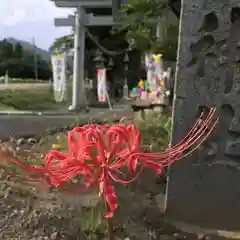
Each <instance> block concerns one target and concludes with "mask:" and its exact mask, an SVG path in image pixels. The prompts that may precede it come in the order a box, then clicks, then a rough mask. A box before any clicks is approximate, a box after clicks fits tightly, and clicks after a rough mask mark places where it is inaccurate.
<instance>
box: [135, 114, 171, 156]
mask: <svg viewBox="0 0 240 240" xmlns="http://www.w3.org/2000/svg"><path fill="white" fill-rule="evenodd" d="M136 125H137V127H138V129H139V130H140V132H141V134H142V144H143V145H144V146H148V147H150V148H151V150H152V151H153V152H159V151H161V150H163V149H166V148H167V147H168V144H169V141H170V134H171V118H170V117H169V116H166V115H163V114H159V113H149V114H148V115H147V116H146V118H145V119H144V120H138V121H137V122H136Z"/></svg>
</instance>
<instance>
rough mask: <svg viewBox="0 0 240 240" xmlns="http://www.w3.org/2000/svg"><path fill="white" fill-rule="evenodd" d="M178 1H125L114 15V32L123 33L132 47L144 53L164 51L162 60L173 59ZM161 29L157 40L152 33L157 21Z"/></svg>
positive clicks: (175, 45) (155, 28)
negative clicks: (116, 14) (116, 23)
mask: <svg viewBox="0 0 240 240" xmlns="http://www.w3.org/2000/svg"><path fill="white" fill-rule="evenodd" d="M178 2H179V0H129V1H128V3H127V4H124V5H123V6H122V7H121V9H120V11H119V14H118V17H117V19H118V25H116V27H115V29H114V30H115V32H124V33H125V36H126V39H127V41H128V42H129V44H130V46H131V47H132V48H135V49H138V50H139V51H140V52H142V53H144V52H147V51H154V52H161V53H163V52H164V58H165V59H166V60H175V58H176V52H177V42H178V24H179V22H178V17H179V11H178V10H180V9H177V5H176V4H177V3H178ZM158 21H159V22H160V26H161V28H162V30H164V31H162V33H161V35H162V36H161V38H159V37H158V36H157V34H156V31H157V22H158Z"/></svg>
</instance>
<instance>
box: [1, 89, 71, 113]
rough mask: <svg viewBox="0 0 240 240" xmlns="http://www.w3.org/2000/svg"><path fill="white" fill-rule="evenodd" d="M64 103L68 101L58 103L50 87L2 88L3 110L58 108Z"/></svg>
mask: <svg viewBox="0 0 240 240" xmlns="http://www.w3.org/2000/svg"><path fill="white" fill-rule="evenodd" d="M64 105H66V102H65V103H56V101H55V99H54V96H53V93H52V91H51V89H50V87H39V88H30V89H21V88H20V89H3V90H0V109H1V110H19V111H23V110H26V111H44V110H57V109H59V108H63V107H64Z"/></svg>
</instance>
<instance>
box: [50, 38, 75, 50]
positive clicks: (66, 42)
mask: <svg viewBox="0 0 240 240" xmlns="http://www.w3.org/2000/svg"><path fill="white" fill-rule="evenodd" d="M73 44H74V43H73V34H69V35H65V36H62V37H59V38H56V39H55V41H54V42H53V44H52V45H51V46H50V48H49V50H50V51H51V52H53V51H55V50H58V49H60V48H62V47H64V48H66V49H71V48H73Z"/></svg>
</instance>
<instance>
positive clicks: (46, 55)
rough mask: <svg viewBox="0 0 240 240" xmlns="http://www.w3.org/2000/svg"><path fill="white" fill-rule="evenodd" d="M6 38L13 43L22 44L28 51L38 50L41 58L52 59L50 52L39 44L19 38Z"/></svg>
mask: <svg viewBox="0 0 240 240" xmlns="http://www.w3.org/2000/svg"><path fill="white" fill-rule="evenodd" d="M6 40H7V41H8V42H9V43H11V44H17V43H19V44H21V46H22V47H23V48H24V49H25V50H28V51H31V52H34V51H36V53H37V54H38V55H40V56H41V58H42V59H43V60H45V61H48V60H49V59H50V53H49V52H48V51H46V50H44V49H41V48H39V47H37V46H34V45H33V44H32V43H30V42H27V41H23V40H19V39H15V38H6Z"/></svg>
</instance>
